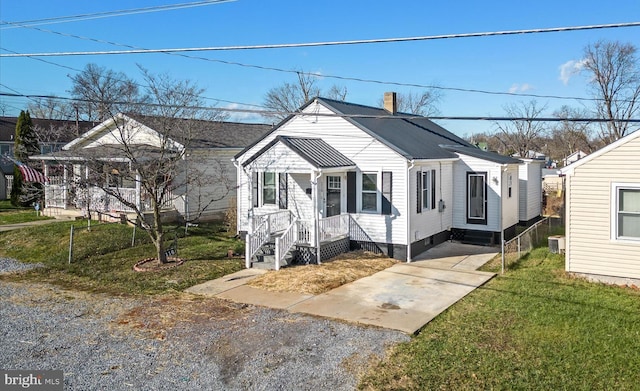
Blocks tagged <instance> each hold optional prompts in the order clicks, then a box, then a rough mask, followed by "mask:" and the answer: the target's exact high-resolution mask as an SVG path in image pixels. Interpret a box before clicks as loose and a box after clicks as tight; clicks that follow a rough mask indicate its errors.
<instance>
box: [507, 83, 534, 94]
mask: <svg viewBox="0 0 640 391" xmlns="http://www.w3.org/2000/svg"><path fill="white" fill-rule="evenodd" d="M532 89H533V86H532V85H531V84H529V83H523V84H517V83H513V84H512V85H511V87H509V93H510V94H515V93H517V92H526V91H529V90H532Z"/></svg>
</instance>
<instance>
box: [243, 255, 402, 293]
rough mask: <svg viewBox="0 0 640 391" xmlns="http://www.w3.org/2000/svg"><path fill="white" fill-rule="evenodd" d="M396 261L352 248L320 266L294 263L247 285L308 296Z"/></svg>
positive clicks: (386, 266)
mask: <svg viewBox="0 0 640 391" xmlns="http://www.w3.org/2000/svg"><path fill="white" fill-rule="evenodd" d="M396 262H397V261H395V260H393V259H390V258H388V257H386V256H383V255H379V254H374V253H371V252H365V251H354V252H351V253H346V254H342V255H339V256H337V257H335V258H333V259H332V260H330V261H327V262H323V263H322V264H320V265H304V266H294V267H288V268H284V269H280V270H279V271H277V272H276V271H269V272H267V273H266V274H263V275H262V276H260V277H257V278H255V279H253V280H251V281H249V283H248V284H247V285H250V286H253V287H256V288H261V289H265V290H269V291H277V292H299V293H305V294H311V295H318V294H320V293H324V292H328V291H330V290H331V289H334V288H337V287H339V286H341V285H344V284H347V283H349V282H352V281H355V280H358V279H360V278H363V277H366V276H370V275H372V274H374V273H377V272H379V271H381V270H384V269H386V268H388V267H391V266H392V265H393V264H395V263H396Z"/></svg>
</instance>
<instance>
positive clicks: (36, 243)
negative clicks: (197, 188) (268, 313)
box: [0, 222, 244, 294]
mask: <svg viewBox="0 0 640 391" xmlns="http://www.w3.org/2000/svg"><path fill="white" fill-rule="evenodd" d="M72 224H73V225H74V246H73V261H72V263H71V264H70V263H69V241H70V235H69V233H70V227H71V225H72ZM174 233H175V235H177V237H178V239H177V243H178V254H177V255H178V256H179V257H180V258H183V259H186V260H187V262H185V264H183V265H182V266H179V267H176V268H174V269H170V270H164V271H160V272H144V273H140V272H135V271H134V270H133V265H134V264H135V263H136V262H138V261H140V260H142V259H145V258H150V257H153V256H154V255H155V250H154V247H153V245H152V244H151V243H150V240H149V239H148V236H147V234H146V233H145V232H143V231H142V230H140V229H137V230H136V238H135V243H134V246H131V241H132V234H133V228H132V227H129V226H126V225H121V224H93V225H92V227H91V230H88V229H87V226H86V222H85V223H80V224H79V223H78V222H60V223H52V224H48V225H45V226H38V227H29V228H25V229H20V230H16V231H8V232H3V233H0V256H4V257H11V258H16V259H19V260H21V261H23V262H30V263H41V264H44V265H45V267H43V268H38V269H34V270H31V271H29V272H25V273H20V274H11V275H4V276H2V277H0V278H3V279H8V280H28V281H42V282H49V283H54V284H57V285H61V286H64V287H68V288H75V289H83V290H88V291H96V292H107V293H113V294H159V293H167V292H174V291H181V290H183V289H185V288H187V287H189V286H192V285H195V284H198V283H201V282H204V281H207V280H210V279H213V278H218V277H221V276H223V275H226V274H229V273H232V272H235V271H238V270H240V269H242V267H243V265H244V261H243V260H242V259H239V258H234V259H228V258H227V253H228V250H229V249H242V242H240V241H239V240H237V239H234V238H233V237H230V236H229V235H228V234H227V233H225V232H221V230H220V229H219V226H217V225H204V226H201V227H197V228H190V229H189V231H188V233H187V234H186V235H185V232H184V227H180V228H177V229H175V230H172V231H171V234H170V235H168V236H169V237H168V241H167V245H170V244H171V243H173V240H174Z"/></svg>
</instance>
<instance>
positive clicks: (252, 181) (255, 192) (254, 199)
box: [251, 171, 259, 208]
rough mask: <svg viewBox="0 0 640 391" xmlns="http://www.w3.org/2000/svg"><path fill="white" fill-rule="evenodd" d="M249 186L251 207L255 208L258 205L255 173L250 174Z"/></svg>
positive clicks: (256, 174) (256, 176) (256, 175)
mask: <svg viewBox="0 0 640 391" xmlns="http://www.w3.org/2000/svg"><path fill="white" fill-rule="evenodd" d="M251 186H252V193H251V194H252V195H251V198H252V199H253V207H254V208H257V207H258V205H259V204H258V173H257V172H255V171H254V172H252V173H251Z"/></svg>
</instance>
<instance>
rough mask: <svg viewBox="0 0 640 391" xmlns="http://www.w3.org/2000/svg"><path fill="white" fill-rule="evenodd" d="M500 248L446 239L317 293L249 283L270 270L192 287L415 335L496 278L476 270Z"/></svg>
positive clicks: (210, 293) (244, 272)
mask: <svg viewBox="0 0 640 391" xmlns="http://www.w3.org/2000/svg"><path fill="white" fill-rule="evenodd" d="M495 255H496V252H495V248H490V247H478V246H471V245H465V244H459V243H449V242H446V243H443V244H441V245H439V246H436V247H434V248H432V249H430V250H428V251H426V252H425V253H423V254H420V255H419V256H417V257H416V258H415V259H416V260H415V261H414V262H412V263H400V264H396V265H394V266H392V267H390V268H388V269H386V270H383V271H381V272H378V273H375V274H373V275H371V276H369V277H365V278H361V279H359V280H357V281H354V282H351V283H349V284H345V285H343V286H341V287H338V288H336V289H333V290H331V291H329V292H326V293H323V294H320V295H317V296H313V295H308V294H300V293H290V292H285V293H281V292H268V291H264V290H262V289H257V288H252V287H248V286H246V285H245V284H246V282H247V281H249V280H250V279H252V278H254V277H255V276H257V275H260V274H263V273H265V271H264V270H257V269H246V270H242V271H240V272H237V273H234V274H231V275H228V276H225V277H222V278H219V279H217V280H213V281H208V282H206V283H204V284H200V285H196V286H194V287H191V288H189V289H187V292H191V293H194V294H200V295H206V296H213V297H218V298H223V299H227V300H232V301H235V302H240V303H246V304H253V305H262V306H266V307H271V308H278V309H286V310H289V311H292V312H300V313H305V314H310V315H317V316H323V317H328V318H335V319H341V320H346V321H349V322H356V323H362V324H368V325H374V326H379V327H384V328H390V329H395V330H400V331H403V332H406V333H410V334H413V333H415V332H417V331H418V330H419V329H420V328H422V327H423V326H424V325H425V324H427V323H428V322H429V321H431V320H432V319H433V318H435V317H436V316H437V315H438V314H440V313H441V312H442V311H444V310H445V309H447V308H448V307H449V306H451V305H452V304H454V303H455V302H457V301H458V300H460V299H461V298H463V297H464V296H466V295H467V294H468V293H470V292H471V291H473V290H474V289H476V288H477V287H479V286H481V285H482V284H484V283H485V282H487V281H488V280H490V279H491V278H492V277H493V276H494V274H493V273H487V272H480V271H477V270H476V269H477V268H478V267H480V266H481V265H483V264H484V263H486V262H487V261H489V260H490V259H491V258H493V257H494V256H495Z"/></svg>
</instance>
